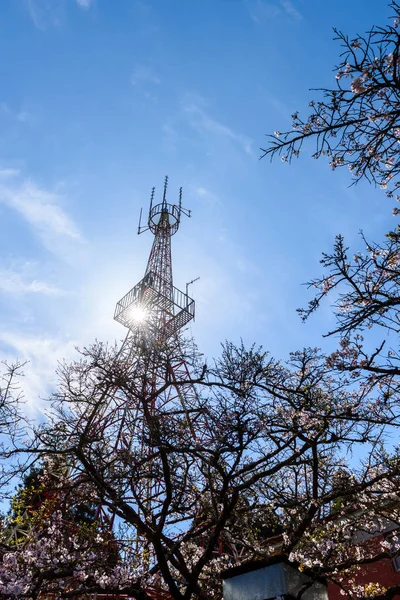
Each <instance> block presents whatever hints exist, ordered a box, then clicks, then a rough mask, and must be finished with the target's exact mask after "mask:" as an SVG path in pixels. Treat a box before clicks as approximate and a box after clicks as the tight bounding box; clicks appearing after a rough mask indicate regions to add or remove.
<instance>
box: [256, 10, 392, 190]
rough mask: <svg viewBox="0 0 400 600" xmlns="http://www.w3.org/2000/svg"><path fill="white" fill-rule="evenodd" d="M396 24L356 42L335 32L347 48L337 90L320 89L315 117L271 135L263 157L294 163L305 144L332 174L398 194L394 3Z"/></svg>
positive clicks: (338, 70) (313, 110)
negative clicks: (343, 171) (343, 170)
mask: <svg viewBox="0 0 400 600" xmlns="http://www.w3.org/2000/svg"><path fill="white" fill-rule="evenodd" d="M390 8H391V10H392V13H393V18H392V23H391V24H388V25H385V26H376V27H373V28H372V29H371V31H369V32H368V33H367V34H366V35H357V36H356V37H354V38H352V37H349V36H348V35H346V34H344V33H342V32H341V31H338V30H336V29H335V30H334V32H335V34H336V39H337V40H338V41H339V42H340V43H341V45H342V48H343V50H342V53H341V60H340V63H339V65H338V66H337V67H336V85H335V86H334V87H332V88H330V89H320V90H317V91H319V92H320V96H319V98H317V99H315V100H313V101H311V102H310V104H309V108H310V114H309V115H308V116H307V117H301V116H300V114H299V112H298V111H296V112H295V113H294V114H293V115H292V121H293V123H292V129H291V130H288V131H284V132H282V133H281V132H279V131H275V133H274V134H273V135H269V136H268V140H269V141H268V145H267V147H266V148H264V149H263V152H264V154H263V156H270V158H271V159H272V158H273V157H274V156H276V155H279V156H280V157H281V159H282V160H283V161H286V162H290V161H291V160H292V158H293V157H296V156H298V155H299V154H300V151H301V149H302V147H303V143H304V142H305V141H307V140H308V139H310V140H312V141H313V142H314V150H313V157H314V158H319V157H320V156H326V157H327V158H328V160H329V164H330V165H331V167H332V168H333V169H336V168H338V167H347V168H348V169H349V170H350V172H351V174H352V176H353V178H354V182H357V181H359V180H360V179H366V180H368V181H370V182H373V183H375V184H378V185H380V187H381V188H383V189H386V190H387V193H388V195H389V196H392V195H393V194H395V195H396V198H397V199H398V193H397V191H398V189H399V187H400V180H398V179H396V178H398V177H399V174H400V152H399V148H400V147H399V140H400V79H399V77H400V33H399V23H400V4H399V3H398V2H396V1H395V2H392V3H391V4H390Z"/></svg>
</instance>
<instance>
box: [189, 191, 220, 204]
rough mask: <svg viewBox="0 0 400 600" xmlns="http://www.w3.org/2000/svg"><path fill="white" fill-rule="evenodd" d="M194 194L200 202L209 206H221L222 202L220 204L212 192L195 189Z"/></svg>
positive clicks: (217, 197)
mask: <svg viewBox="0 0 400 600" xmlns="http://www.w3.org/2000/svg"><path fill="white" fill-rule="evenodd" d="M194 192H195V194H197V196H199V197H200V198H201V199H202V200H204V201H205V202H207V203H208V204H209V205H211V206H221V205H222V202H221V200H220V198H219V196H217V194H214V192H211V191H210V190H208V189H207V188H204V187H197V188H195V190H194Z"/></svg>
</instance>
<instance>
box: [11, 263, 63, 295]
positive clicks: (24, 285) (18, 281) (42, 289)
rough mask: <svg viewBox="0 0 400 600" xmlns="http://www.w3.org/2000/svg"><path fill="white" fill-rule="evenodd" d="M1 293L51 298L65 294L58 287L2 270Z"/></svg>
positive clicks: (21, 274)
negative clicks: (37, 295)
mask: <svg viewBox="0 0 400 600" xmlns="http://www.w3.org/2000/svg"><path fill="white" fill-rule="evenodd" d="M0 291H2V292H5V293H7V294H16V295H22V294H45V295H50V296H63V295H64V294H65V292H64V291H63V290H61V289H60V288H57V287H56V286H54V285H52V284H49V283H46V282H45V281H38V280H37V279H33V280H28V278H27V277H26V275H25V274H23V273H19V272H17V271H14V270H12V269H2V268H0Z"/></svg>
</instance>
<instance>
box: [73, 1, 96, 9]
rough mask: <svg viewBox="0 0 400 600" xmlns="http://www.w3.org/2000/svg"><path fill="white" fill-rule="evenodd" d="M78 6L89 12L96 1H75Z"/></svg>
mask: <svg viewBox="0 0 400 600" xmlns="http://www.w3.org/2000/svg"><path fill="white" fill-rule="evenodd" d="M75 2H76V3H77V5H78V6H79V7H80V8H83V9H84V10H89V8H90V7H91V6H93V4H94V0H75Z"/></svg>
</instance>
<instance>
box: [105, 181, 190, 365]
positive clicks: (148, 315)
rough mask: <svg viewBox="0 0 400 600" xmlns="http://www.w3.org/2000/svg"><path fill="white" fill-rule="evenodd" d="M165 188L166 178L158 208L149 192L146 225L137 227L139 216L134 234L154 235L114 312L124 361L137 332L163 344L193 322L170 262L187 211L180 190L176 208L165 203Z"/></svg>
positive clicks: (186, 299) (188, 302) (129, 352)
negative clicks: (137, 276) (142, 268)
mask: <svg viewBox="0 0 400 600" xmlns="http://www.w3.org/2000/svg"><path fill="white" fill-rule="evenodd" d="M167 186H168V177H166V178H165V182H164V193H163V199H162V202H160V203H158V204H154V195H155V188H153V189H152V193H151V199H150V210H149V216H148V220H147V224H146V225H142V224H141V216H142V211H141V213H140V220H139V227H138V233H139V234H140V233H143V232H144V231H148V230H150V231H151V232H152V233H153V234H154V242H153V246H152V249H151V252H150V256H149V260H148V263H147V268H146V272H145V275H144V277H143V279H142V280H141V281H140V282H139V283H138V284H137V285H135V287H134V288H132V289H131V290H130V291H129V292H128V293H127V294H126V295H125V296H124V297H123V298H121V300H120V301H119V302H118V303H117V306H116V308H115V314H114V319H115V320H116V321H118V322H119V323H122V325H124V326H125V327H127V328H128V329H129V331H128V334H127V336H126V339H125V342H124V344H123V346H122V348H121V353H122V354H124V355H126V357H127V358H128V357H130V356H131V352H132V343H133V342H135V341H136V336H137V335H138V333H139V332H140V334H141V335H142V336H143V337H144V338H147V340H148V341H149V342H165V341H166V340H167V339H168V338H170V337H171V336H172V335H174V334H175V333H177V332H178V331H179V330H180V329H181V328H182V327H184V326H185V325H186V324H187V323H189V321H190V320H191V319H193V318H194V300H192V298H189V296H188V295H187V293H184V292H182V291H180V290H179V289H177V288H176V287H174V285H173V279H172V260H171V237H172V236H173V235H174V234H175V233H176V232H177V231H178V228H179V224H180V220H181V216H182V215H185V216H188V217H190V211H189V210H186V209H184V208H182V188H180V190H179V201H178V203H177V204H170V203H169V202H167ZM186 291H187V290H186Z"/></svg>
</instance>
